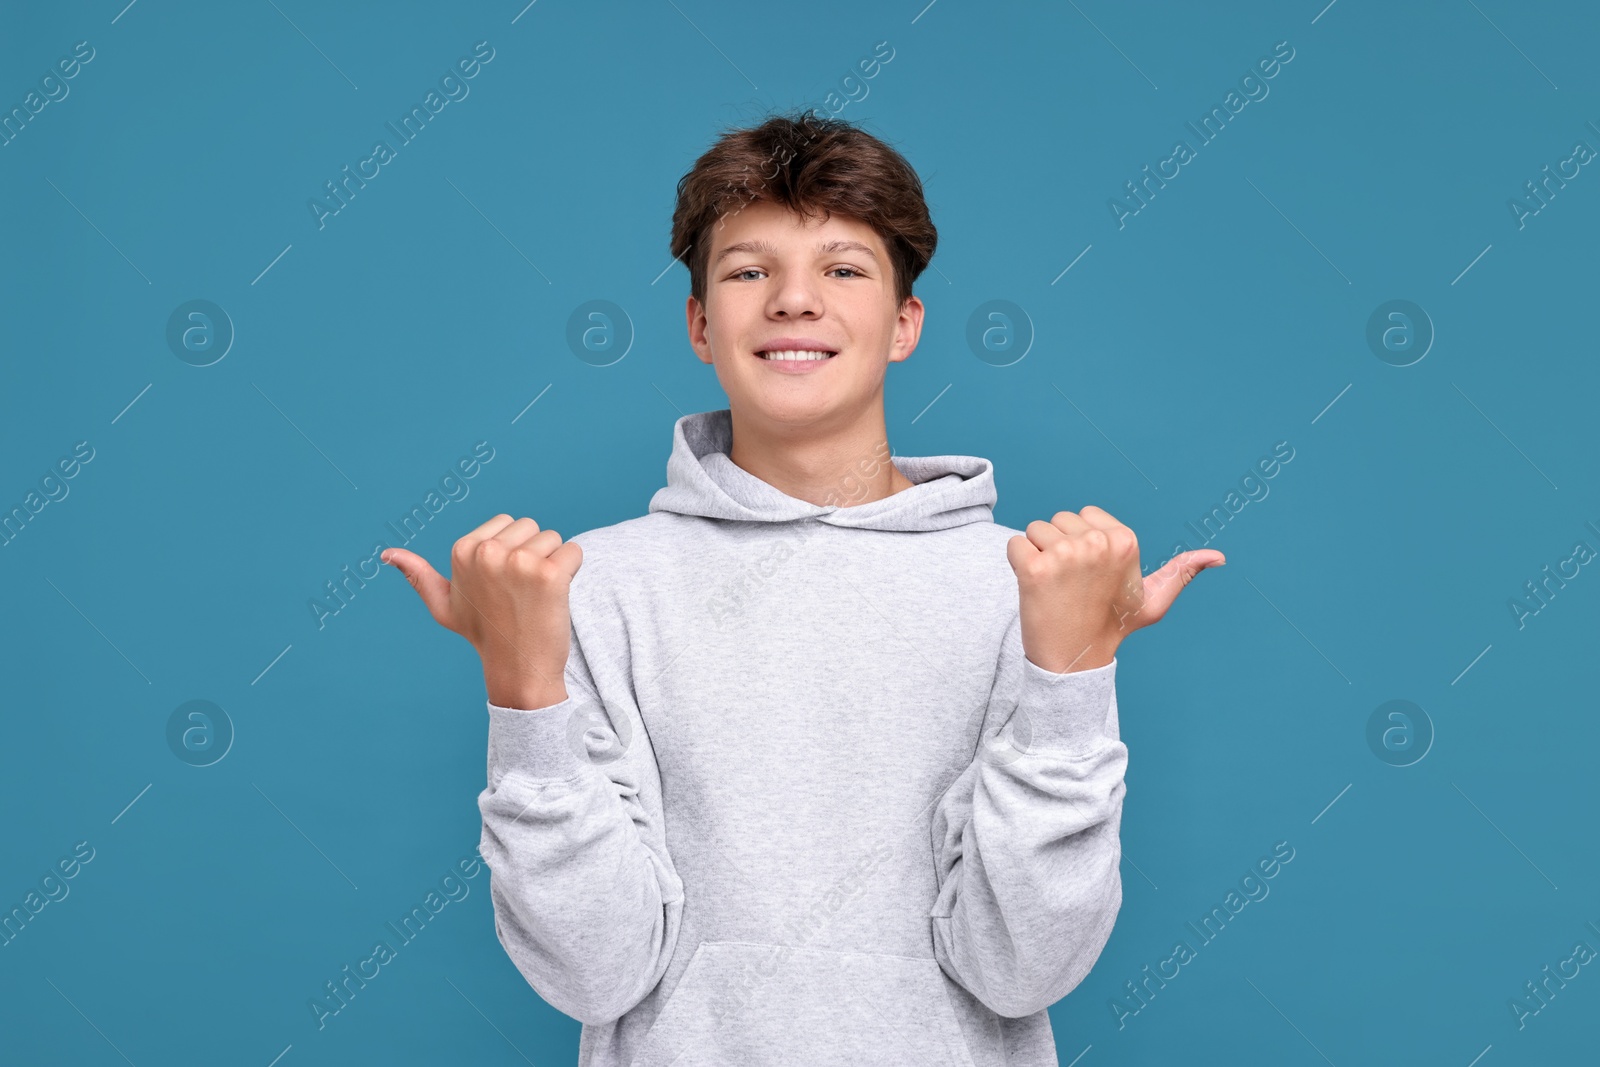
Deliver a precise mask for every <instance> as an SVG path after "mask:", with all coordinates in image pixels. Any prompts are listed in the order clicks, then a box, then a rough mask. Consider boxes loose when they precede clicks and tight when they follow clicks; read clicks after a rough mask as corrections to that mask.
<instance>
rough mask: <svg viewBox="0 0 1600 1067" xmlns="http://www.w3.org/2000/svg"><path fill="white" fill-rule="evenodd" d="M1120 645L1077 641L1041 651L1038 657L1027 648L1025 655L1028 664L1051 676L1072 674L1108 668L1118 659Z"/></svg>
mask: <svg viewBox="0 0 1600 1067" xmlns="http://www.w3.org/2000/svg"><path fill="white" fill-rule="evenodd" d="M1120 643H1121V642H1119V641H1116V640H1113V639H1109V638H1101V639H1099V640H1096V641H1092V642H1085V641H1076V642H1073V643H1070V644H1063V645H1060V646H1059V647H1057V648H1054V649H1046V650H1041V651H1040V653H1039V654H1038V655H1035V654H1034V653H1033V652H1031V651H1029V650H1028V649H1027V648H1026V647H1025V648H1024V649H1023V655H1024V656H1026V657H1027V659H1028V662H1030V663H1032V664H1033V665H1034V666H1035V667H1038V668H1039V669H1040V670H1042V671H1049V672H1050V673H1051V674H1070V673H1074V672H1077V671H1092V670H1095V669H1096V668H1099V667H1104V666H1106V665H1107V664H1109V663H1110V662H1111V661H1112V660H1114V659H1116V656H1117V646H1118V645H1119V644H1120Z"/></svg>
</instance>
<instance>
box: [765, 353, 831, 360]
mask: <svg viewBox="0 0 1600 1067" xmlns="http://www.w3.org/2000/svg"><path fill="white" fill-rule="evenodd" d="M830 355H832V353H831V352H801V351H788V352H763V353H761V358H762V359H785V360H813V359H827V358H828V357H829V356H830Z"/></svg>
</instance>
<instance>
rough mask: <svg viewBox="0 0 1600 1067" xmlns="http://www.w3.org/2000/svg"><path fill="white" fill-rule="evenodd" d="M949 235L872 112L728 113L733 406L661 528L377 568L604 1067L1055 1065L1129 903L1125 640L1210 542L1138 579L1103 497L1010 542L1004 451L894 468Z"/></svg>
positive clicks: (728, 349) (498, 874)
mask: <svg viewBox="0 0 1600 1067" xmlns="http://www.w3.org/2000/svg"><path fill="white" fill-rule="evenodd" d="M935 242H936V232H935V229H934V226H933V224H932V221H931V220H930V219H929V216H928V210H927V206H926V204H925V203H924V200H923V195H922V186H921V182H920V181H919V180H918V178H917V175H916V173H915V171H913V170H912V168H911V167H910V165H909V164H908V163H907V162H906V161H905V160H904V159H903V158H902V157H901V156H900V155H899V154H898V153H897V152H896V151H895V150H894V149H892V148H890V147H889V146H888V145H886V144H884V143H883V142H881V141H880V140H878V139H877V138H875V137H872V136H871V135H869V134H867V133H865V132H863V131H861V130H859V129H857V128H856V127H854V126H852V125H851V124H849V123H846V122H842V121H838V120H830V119H822V118H817V117H816V116H814V115H811V114H801V115H799V116H796V117H793V118H772V119H770V120H768V121H767V122H765V123H763V124H762V125H760V126H757V127H755V128H752V129H743V130H733V131H729V132H727V133H726V134H725V135H724V136H723V137H721V138H720V139H719V140H718V141H717V142H716V143H715V144H714V145H713V146H712V147H711V149H709V150H708V151H707V152H706V153H705V154H704V155H703V156H701V157H700V159H699V160H698V161H696V163H695V165H694V167H693V169H691V170H690V171H689V173H688V174H686V175H685V176H684V177H683V179H682V180H681V181H680V182H679V184H678V201H677V208H676V211H675V213H674V215H673V228H672V252H673V255H674V257H678V258H682V257H685V256H687V258H686V259H685V262H686V263H687V265H688V267H689V275H690V292H691V295H690V296H689V298H688V303H687V307H686V312H687V322H688V331H689V343H690V344H691V345H692V346H693V348H694V351H695V353H696V355H698V356H699V357H700V360H701V362H703V363H709V364H711V366H712V367H713V368H714V370H715V371H716V374H717V379H718V381H719V382H720V383H721V385H722V388H723V390H724V391H725V392H726V393H727V396H728V401H729V404H728V407H727V408H725V409H722V410H719V411H709V412H701V413H698V414H693V415H687V416H684V417H683V418H680V419H678V420H677V422H676V424H675V425H674V428H673V439H672V451H671V455H670V457H669V459H668V461H667V484H666V486H665V487H664V488H662V489H660V490H659V491H657V492H656V494H655V495H654V496H653V497H652V498H651V500H650V505H649V512H648V513H647V514H645V515H643V516H640V517H639V518H635V519H630V520H628V521H626V522H621V523H617V524H616V525H613V526H607V527H603V528H600V529H596V530H590V531H588V532H586V533H582V534H579V535H577V536H575V537H573V538H572V539H571V540H568V541H565V542H563V540H562V538H561V535H560V534H559V533H557V532H556V531H554V530H549V529H541V528H540V526H539V525H538V524H537V523H535V522H534V520H532V519H530V518H519V519H516V520H515V521H513V520H512V518H511V516H509V515H497V516H495V517H494V518H492V519H490V520H489V521H488V522H486V523H484V524H483V525H482V526H480V527H478V528H477V529H476V530H473V531H472V532H471V533H469V534H467V535H466V536H465V537H463V538H462V539H461V540H460V541H458V542H456V544H455V547H454V548H453V550H452V551H451V557H450V561H451V572H452V577H451V580H448V581H447V580H446V579H445V578H443V577H442V576H440V575H439V574H438V572H436V571H435V570H434V569H433V568H432V567H430V566H429V565H428V564H427V562H426V561H424V560H423V559H422V558H421V557H419V556H416V555H415V554H413V553H410V552H407V551H405V550H404V549H391V550H389V551H388V552H386V553H385V557H386V558H385V562H387V563H392V564H394V565H395V566H396V567H398V568H399V569H400V570H401V571H402V572H404V574H405V575H406V577H407V579H408V580H410V581H411V583H412V584H413V585H414V586H415V587H416V589H417V591H418V593H419V594H420V595H421V597H422V599H423V601H424V602H425V603H426V605H427V607H428V610H429V611H430V612H431V613H432V615H433V617H434V619H435V620H437V621H438V622H439V623H441V624H442V625H444V626H446V627H448V628H449V629H451V630H454V631H455V632H457V633H459V634H461V635H462V636H464V637H466V638H467V639H468V640H469V641H471V642H472V644H473V646H474V647H475V648H476V649H477V651H478V653H479V654H480V656H481V657H482V660H483V669H484V680H485V683H486V686H487V695H488V710H489V758H488V788H487V789H485V790H484V791H483V793H482V794H481V795H480V796H479V807H480V809H481V812H482V815H483V840H482V842H481V849H482V853H483V856H484V857H485V859H486V860H487V861H488V863H489V866H490V868H491V870H492V872H493V874H492V880H491V897H492V899H493V902H494V914H495V928H496V932H497V933H498V935H499V938H500V942H501V944H502V945H503V946H504V947H505V950H506V952H507V953H508V954H509V955H510V957H511V959H512V960H513V961H514V962H515V964H516V966H517V967H518V969H519V970H520V971H521V972H522V974H523V975H524V977H526V979H527V980H528V982H529V983H530V984H531V985H532V986H533V988H534V989H535V990H536V991H537V992H538V993H539V995H540V996H542V997H543V998H544V999H545V1000H546V1001H548V1002H549V1003H550V1004H552V1005H553V1006H555V1007H556V1008H557V1009H559V1010H561V1011H562V1012H565V1013H566V1014H568V1015H570V1016H573V1017H574V1018H576V1019H578V1020H580V1021H581V1022H582V1023H583V1024H584V1025H583V1029H582V1034H581V1038H580V1042H579V1064H580V1065H581V1067H622V1065H628V1064H634V1065H638V1067H658V1065H662V1067H664V1065H666V1064H671V1063H676V1064H679V1065H680V1067H688V1065H690V1064H695V1065H718V1067H721V1065H727V1067H733V1065H739V1067H750V1065H757V1064H773V1065H777V1064H794V1065H801V1064H805V1065H815V1064H850V1065H852V1067H866V1065H874V1067H876V1065H881V1064H907V1065H915V1067H934V1065H941V1064H961V1065H967V1067H1001V1065H1004V1064H1010V1065H1012V1067H1022V1065H1045V1064H1056V1063H1057V1062H1058V1061H1057V1058H1056V1054H1055V1045H1054V1039H1053V1036H1052V1033H1051V1028H1050V1019H1049V1015H1048V1014H1047V1012H1046V1009H1047V1008H1048V1007H1049V1006H1050V1005H1051V1004H1052V1003H1054V1002H1055V1001H1056V1000H1058V999H1060V998H1061V997H1063V996H1065V995H1066V994H1067V993H1068V992H1069V991H1070V990H1071V989H1072V988H1073V987H1075V986H1076V985H1077V984H1078V983H1079V982H1080V981H1081V980H1082V979H1083V978H1084V976H1085V975H1086V974H1088V972H1089V969H1090V967H1091V966H1093V964H1094V962H1095V960H1096V959H1097V958H1098V956H1099V954H1100V951H1101V949H1102V948H1103V947H1104V946H1105V943H1106V940H1107V938H1108V937H1109V936H1110V933H1111V927H1112V924H1113V922H1114V921H1115V919H1116V915H1117V911H1118V908H1119V907H1120V906H1121V903H1122V881H1121V875H1120V871H1119V866H1118V865H1119V862H1120V859H1121V844H1120V841H1119V838H1118V833H1119V829H1120V825H1121V816H1122V800H1123V795H1124V792H1125V784H1124V780H1123V773H1124V771H1125V769H1126V766H1127V758H1128V751H1127V748H1126V746H1125V745H1123V743H1122V742H1121V740H1120V735H1119V730H1118V722H1117V705H1116V696H1115V689H1114V678H1115V673H1116V650H1117V647H1118V645H1119V644H1120V642H1121V641H1122V639H1123V638H1124V637H1126V636H1127V635H1128V634H1129V633H1130V632H1132V631H1133V630H1136V629H1139V628H1140V627H1142V626H1147V625H1149V624H1151V623H1153V622H1156V621H1158V620H1160V619H1161V617H1162V616H1163V615H1164V614H1165V613H1166V611H1167V609H1168V607H1170V606H1171V604H1172V602H1173V600H1174V598H1175V597H1176V596H1177V594H1178V592H1179V591H1180V590H1181V589H1182V588H1183V586H1184V585H1185V584H1187V582H1188V581H1189V580H1190V579H1191V578H1193V577H1194V575H1195V574H1196V573H1198V572H1199V571H1200V570H1202V569H1204V568H1206V567H1208V566H1213V565H1218V564H1221V563H1222V562H1224V561H1223V557H1222V554H1221V553H1219V552H1216V551H1214V550H1199V551H1190V552H1183V553H1180V554H1178V555H1177V556H1175V557H1174V558H1173V559H1172V560H1171V561H1170V562H1169V563H1168V564H1167V565H1166V566H1165V567H1163V568H1161V569H1160V570H1159V571H1157V572H1156V573H1154V574H1152V575H1150V576H1149V577H1147V578H1143V577H1141V572H1140V566H1139V550H1138V543H1137V541H1136V540H1135V538H1134V535H1133V532H1132V531H1131V530H1129V529H1128V528H1127V527H1126V526H1124V525H1123V524H1122V523H1120V522H1118V521H1117V520H1116V519H1115V518H1113V517H1112V516H1111V515H1109V514H1107V513H1106V512H1105V511H1103V510H1101V509H1100V508H1097V507H1086V508H1084V509H1083V510H1082V511H1080V512H1076V513H1074V512H1071V511H1061V512H1057V513H1056V514H1055V515H1054V516H1053V517H1052V518H1051V519H1050V520H1049V521H1048V522H1047V521H1043V520H1039V521H1035V522H1032V523H1029V524H1028V526H1027V528H1026V530H1025V531H1018V530H1013V529H1009V528H1007V527H1004V526H1000V525H997V524H996V523H995V522H994V519H993V506H994V504H995V501H996V491H995V482H994V468H993V466H992V464H991V463H990V462H989V461H988V460H986V459H981V458H977V457H972V456H956V455H947V456H931V457H891V456H890V452H889V447H888V440H887V437H886V432H885V424H884V412H883V385H884V377H885V374H886V371H887V369H888V365H889V364H890V363H897V362H899V361H901V360H903V359H905V358H906V357H907V356H909V355H911V353H912V351H913V350H914V349H915V348H916V345H917V339H918V337H919V336H920V334H921V329H922V321H923V304H922V301H920V300H919V299H918V298H917V297H915V296H913V295H911V286H912V282H913V281H915V279H916V278H917V276H918V275H919V274H920V273H921V272H922V270H923V268H924V267H925V266H926V265H927V263H928V261H929V259H930V258H931V257H932V255H933V252H934V245H935ZM580 566H581V567H582V570H581V572H580V570H579V568H580Z"/></svg>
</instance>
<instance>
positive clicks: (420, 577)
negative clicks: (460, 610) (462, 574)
mask: <svg viewBox="0 0 1600 1067" xmlns="http://www.w3.org/2000/svg"><path fill="white" fill-rule="evenodd" d="M378 558H379V559H381V560H382V561H383V562H385V563H387V564H389V565H390V566H391V567H393V568H394V569H395V570H397V571H399V572H400V573H401V574H403V575H405V576H406V581H408V582H410V583H411V585H412V587H413V588H414V589H416V591H417V595H418V596H420V597H421V598H422V602H423V603H424V604H426V605H427V606H428V613H429V614H431V615H432V616H433V621H434V622H436V623H438V624H439V625H440V626H443V627H445V628H446V629H450V630H453V629H455V627H454V626H452V625H451V623H452V621H453V620H452V619H451V617H450V581H449V579H447V578H445V577H444V575H442V574H440V573H439V572H438V571H436V570H434V569H433V564H431V563H429V562H428V561H427V560H425V559H423V558H422V557H421V556H419V555H417V554H416V553H415V552H410V551H407V550H406V549H404V548H389V549H385V550H384V551H383V553H382V555H380V556H379V557H378Z"/></svg>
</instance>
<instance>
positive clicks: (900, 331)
mask: <svg viewBox="0 0 1600 1067" xmlns="http://www.w3.org/2000/svg"><path fill="white" fill-rule="evenodd" d="M926 311H927V309H926V308H925V307H923V304H922V301H921V300H919V299H918V298H917V297H915V296H908V297H906V302H905V303H904V304H901V305H900V314H899V316H898V317H897V318H896V320H895V327H894V341H893V343H892V344H891V345H890V346H889V362H890V363H899V362H900V361H901V360H903V359H905V358H906V357H907V356H909V355H911V353H912V352H914V351H916V348H917V341H918V340H919V339H920V338H921V337H922V317H923V315H924V313H925V312H926Z"/></svg>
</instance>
